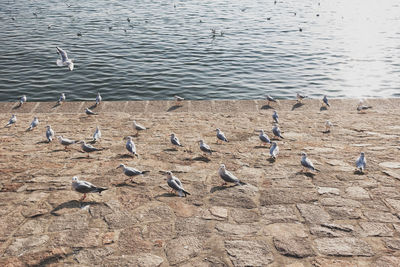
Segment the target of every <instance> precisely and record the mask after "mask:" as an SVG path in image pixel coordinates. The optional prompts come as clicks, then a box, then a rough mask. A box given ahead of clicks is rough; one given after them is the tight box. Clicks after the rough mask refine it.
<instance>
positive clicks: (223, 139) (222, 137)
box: [216, 128, 229, 142]
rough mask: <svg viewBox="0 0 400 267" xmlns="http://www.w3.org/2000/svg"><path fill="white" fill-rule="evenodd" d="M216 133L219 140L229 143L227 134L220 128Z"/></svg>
mask: <svg viewBox="0 0 400 267" xmlns="http://www.w3.org/2000/svg"><path fill="white" fill-rule="evenodd" d="M216 131H217V138H218V140H221V141H223V142H229V141H228V139H226V137H225V134H224V133H223V132H222V131H221V130H220V129H219V128H217V129H216Z"/></svg>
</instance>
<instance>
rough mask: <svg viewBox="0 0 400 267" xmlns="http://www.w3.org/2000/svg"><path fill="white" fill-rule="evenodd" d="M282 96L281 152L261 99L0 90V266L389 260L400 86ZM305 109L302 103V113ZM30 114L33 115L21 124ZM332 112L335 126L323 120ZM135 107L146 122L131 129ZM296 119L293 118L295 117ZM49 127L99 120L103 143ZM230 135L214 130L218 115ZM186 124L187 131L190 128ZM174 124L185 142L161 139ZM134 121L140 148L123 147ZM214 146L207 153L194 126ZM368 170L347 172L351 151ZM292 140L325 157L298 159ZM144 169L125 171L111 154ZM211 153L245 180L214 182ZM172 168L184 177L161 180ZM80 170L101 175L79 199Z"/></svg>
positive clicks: (398, 191) (398, 228)
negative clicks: (65, 95) (174, 186)
mask: <svg viewBox="0 0 400 267" xmlns="http://www.w3.org/2000/svg"><path fill="white" fill-rule="evenodd" d="M304 102H305V104H304V105H302V106H300V107H297V108H294V109H293V105H294V104H295V101H290V100H289V101H281V103H280V105H279V106H278V105H277V106H275V105H273V104H271V105H272V106H273V109H277V111H278V112H279V115H280V118H281V123H280V127H281V129H282V131H283V133H284V136H285V137H286V138H285V139H284V140H279V141H277V142H278V145H279V147H280V151H281V152H280V154H279V156H278V158H277V160H276V161H275V162H272V161H270V160H268V148H267V147H261V146H259V139H258V133H256V132H255V130H257V129H260V128H263V129H264V130H265V131H266V132H267V134H268V135H271V128H272V123H270V122H269V120H270V119H268V118H271V114H272V110H271V109H270V108H268V107H266V106H265V104H266V103H265V101H263V100H256V101H254V100H249V101H187V102H184V103H183V106H181V107H174V103H173V102H172V101H132V102H128V101H124V102H104V103H103V104H104V105H103V104H101V105H100V106H99V107H96V108H95V109H94V110H95V111H97V112H98V113H99V115H98V116H93V117H89V116H87V115H85V114H84V113H83V109H84V107H86V106H91V105H92V104H93V102H66V103H64V104H63V105H61V106H59V107H56V108H53V106H54V103H49V102H47V103H31V102H29V103H26V105H23V107H21V108H20V109H13V106H14V104H15V103H0V123H2V125H4V124H5V123H7V121H8V119H9V118H10V116H11V114H12V113H16V114H17V117H18V122H17V125H16V126H13V127H11V128H1V126H0V225H1V227H0V266H77V265H79V266H161V267H166V266H172V265H175V266H199V267H200V266H267V265H271V266H293V267H295V266H312V265H314V266H398V265H400V263H399V255H398V253H399V250H400V243H399V238H398V237H399V234H400V219H399V218H400V182H399V177H400V176H399V173H400V172H399V166H400V165H399V163H398V162H397V161H398V160H397V158H398V155H399V143H398V138H399V130H400V127H399V126H398V125H396V123H394V122H396V121H397V120H398V114H399V113H400V100H399V99H369V100H368V102H369V104H370V105H372V106H373V107H374V108H373V109H372V110H369V111H368V112H366V113H365V114H358V113H357V112H356V110H355V106H356V105H357V103H358V100H351V99H350V100H339V99H332V100H331V108H329V109H327V110H320V105H321V103H320V102H321V101H319V100H305V101H304ZM305 112H306V113H307V117H304V113H305ZM33 116H38V117H39V120H40V124H39V127H37V128H36V129H34V130H33V131H32V132H26V131H25V130H26V128H27V127H28V125H29V123H30V122H31V121H32V118H33ZM327 119H329V120H330V121H331V122H333V123H334V124H335V125H337V126H335V127H333V128H332V130H331V132H330V133H323V132H322V131H323V128H324V122H325V120H327ZM132 120H136V121H137V122H139V123H140V124H143V125H145V126H146V127H148V130H147V131H146V132H144V133H140V134H139V135H138V136H136V135H135V132H134V131H133V129H132ZM299 122H301V123H299ZM48 124H50V125H51V126H52V128H53V129H54V131H55V132H56V135H63V136H65V137H67V138H71V139H75V140H86V141H90V140H91V136H92V134H93V132H94V130H95V128H96V126H100V129H101V131H102V134H103V138H102V140H101V141H100V142H98V143H95V144H93V145H94V146H95V147H101V148H105V149H104V150H103V151H101V152H94V153H91V154H90V157H89V158H88V157H87V155H86V153H82V152H81V149H80V147H79V145H72V146H71V147H70V149H69V150H67V151H65V150H64V147H62V146H61V145H60V144H59V143H58V142H57V141H56V140H55V141H54V142H52V143H47V142H45V129H44V126H45V125H48ZM217 127H219V128H221V129H222V130H223V131H224V132H225V134H226V135H227V137H228V139H230V142H229V143H224V144H221V145H219V144H216V137H215V128H217ZM188 129H190V131H188ZM171 132H175V134H177V136H178V137H179V138H180V140H181V142H182V143H183V144H184V145H185V147H184V148H179V149H171V145H170V141H169V135H170V133H171ZM128 135H134V137H133V139H134V142H135V144H136V146H137V150H138V153H139V158H132V157H130V156H129V155H128V154H127V152H126V150H125V140H123V138H124V137H126V136H128ZM199 139H204V140H205V141H206V142H207V143H208V144H209V145H210V146H211V148H212V149H213V150H215V151H216V152H215V153H213V154H212V155H211V156H207V157H203V156H202V153H201V152H200V151H199V148H198V144H197V143H196V141H197V140H199ZM361 150H362V151H364V152H365V153H366V156H367V160H368V166H367V170H366V172H365V174H359V173H355V172H354V169H355V166H354V161H355V160H356V159H357V157H358V156H359V152H360V151H361ZM301 151H306V152H307V153H308V155H309V157H310V159H311V160H312V161H313V162H314V164H315V165H316V166H317V168H319V169H320V170H321V172H319V173H315V174H310V173H302V172H301V171H300V170H301V166H300V164H299V161H300V155H299V153H300V152H301ZM121 163H124V164H125V165H128V166H131V167H135V168H138V169H140V170H149V171H150V172H149V173H146V174H145V175H143V176H137V177H134V178H133V181H134V182H135V183H133V182H131V181H130V180H129V179H126V176H125V175H124V174H123V173H122V171H121V170H120V169H116V167H117V166H118V165H119V164H121ZM221 163H224V164H225V165H226V166H227V168H228V169H229V170H230V171H231V172H232V173H234V174H235V175H236V176H237V177H239V178H241V179H242V180H243V181H244V182H246V183H247V185H245V186H228V187H224V186H220V185H221V182H222V181H221V179H220V178H219V177H218V174H217V170H218V167H219V165H220V164H221ZM167 170H172V171H173V172H174V173H175V175H176V176H178V177H179V178H180V180H181V181H182V183H183V184H184V186H185V188H186V189H187V191H189V192H190V193H191V195H190V196H188V197H186V198H179V197H177V196H176V195H173V194H170V193H169V187H168V186H167V184H166V181H165V174H164V172H165V171H167ZM74 175H78V176H79V177H80V178H81V179H84V180H87V181H89V182H92V183H94V184H96V185H99V186H105V187H107V188H108V190H107V191H104V192H103V193H102V194H101V195H98V194H91V195H88V197H87V199H86V200H85V201H84V202H83V203H80V202H79V201H78V199H79V198H80V196H81V195H80V194H79V193H77V192H73V191H72V190H71V178H72V177H73V176H74Z"/></svg>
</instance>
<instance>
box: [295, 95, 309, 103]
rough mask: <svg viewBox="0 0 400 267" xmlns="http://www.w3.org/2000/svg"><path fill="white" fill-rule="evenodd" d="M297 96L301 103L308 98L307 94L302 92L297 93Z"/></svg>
mask: <svg viewBox="0 0 400 267" xmlns="http://www.w3.org/2000/svg"><path fill="white" fill-rule="evenodd" d="M296 97H297V102H299V103H301V102H302V101H303V99H304V98H307V96H306V95H302V94H299V93H297V95H296Z"/></svg>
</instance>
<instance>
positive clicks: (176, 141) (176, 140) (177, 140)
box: [171, 133, 183, 147]
mask: <svg viewBox="0 0 400 267" xmlns="http://www.w3.org/2000/svg"><path fill="white" fill-rule="evenodd" d="M171 143H172V144H173V145H175V146H182V147H183V145H182V144H181V143H180V142H179V138H178V137H176V135H175V134H174V133H172V134H171Z"/></svg>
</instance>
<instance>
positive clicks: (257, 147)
mask: <svg viewBox="0 0 400 267" xmlns="http://www.w3.org/2000/svg"><path fill="white" fill-rule="evenodd" d="M254 148H256V149H260V148H266V149H269V147H267V146H254Z"/></svg>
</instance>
